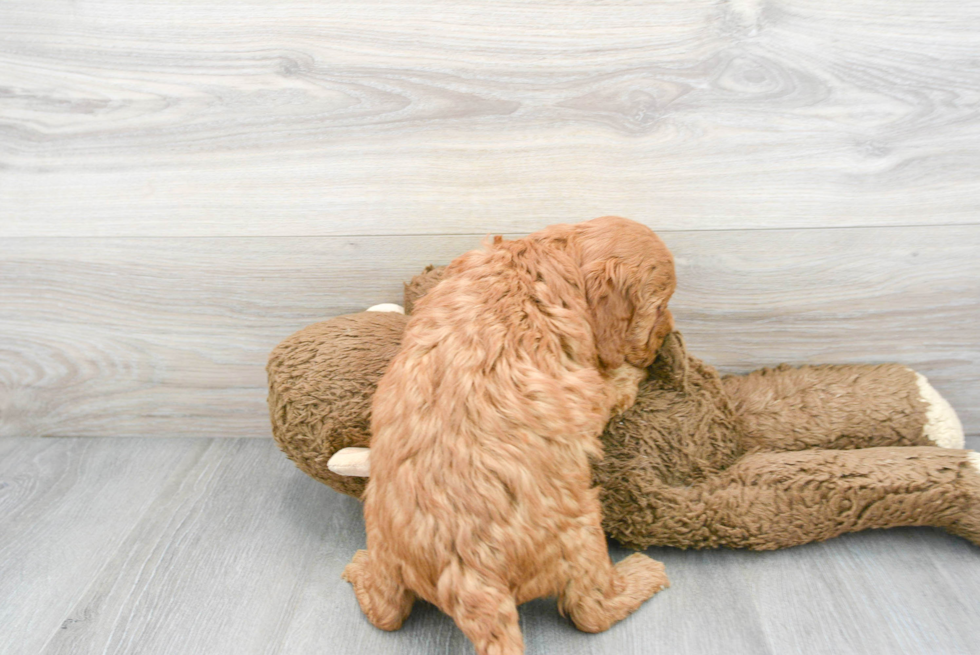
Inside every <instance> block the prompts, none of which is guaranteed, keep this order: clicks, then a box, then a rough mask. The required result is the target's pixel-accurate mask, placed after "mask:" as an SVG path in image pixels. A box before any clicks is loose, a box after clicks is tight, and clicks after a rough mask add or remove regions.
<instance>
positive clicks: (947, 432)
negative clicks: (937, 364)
mask: <svg viewBox="0 0 980 655" xmlns="http://www.w3.org/2000/svg"><path fill="white" fill-rule="evenodd" d="M915 382H916V384H917V385H918V387H919V397H920V398H921V399H922V402H924V403H925V404H926V406H927V408H926V424H925V427H923V428H922V431H923V433H924V434H925V436H926V437H927V438H928V439H929V440H930V441H932V442H933V443H934V444H936V445H937V446H939V447H941V448H962V447H963V444H964V443H965V441H964V438H963V425H962V424H961V423H960V419H959V417H958V416H957V415H956V412H955V411H954V410H953V407H952V406H951V405H950V404H949V402H948V401H947V400H946V399H945V398H943V397H942V396H941V395H939V392H938V391H936V390H935V389H934V388H933V386H932V385H931V384H929V381H928V380H927V379H926V377H925V376H924V375H922V374H921V373H916V374H915Z"/></svg>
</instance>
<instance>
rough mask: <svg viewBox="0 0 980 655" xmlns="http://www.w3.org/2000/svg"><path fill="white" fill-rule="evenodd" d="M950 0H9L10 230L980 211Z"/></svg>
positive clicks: (6, 172)
mask: <svg viewBox="0 0 980 655" xmlns="http://www.w3.org/2000/svg"><path fill="white" fill-rule="evenodd" d="M978 51H980V6H978V5H977V4H976V3H970V2H961V1H960V0H934V1H932V2H927V3H926V2H918V1H916V0H900V1H899V0H896V1H890V2H880V1H879V2H840V1H837V2H826V1H824V0H768V1H766V2H762V1H761V0H729V1H727V2H726V1H721V2H719V1H718V0H672V1H668V2H664V1H657V2H602V3H598V2H577V1H574V0H562V1H553V0H552V1H548V0H538V1H534V2H524V1H521V2H494V3H492V4H487V3H483V2H453V3H445V2H428V3H427V2H421V3H410V4H406V3H403V2H395V1H388V2H356V3H348V2H335V1H334V2H314V1H311V0H289V1H287V2H276V3H242V2H228V1H215V0H207V1H205V0H187V1H181V2H178V1H177V0H165V1H162V2H155V3H149V4H148V3H134V2H132V1H131V0H101V1H95V2H85V3H75V2H68V1H67V0H43V1H39V0H5V1H4V2H3V3H2V4H0V212H2V220H0V236H66V235H72V236H243V235H278V236H302V235H365V234H374V235H385V234H458V233H466V234H470V233H473V231H474V226H475V225H477V224H480V225H481V227H482V226H483V225H485V226H486V229H488V230H494V231H503V232H520V231H525V230H526V229H527V226H528V223H529V222H530V223H538V222H554V221H555V220H557V219H562V220H568V221H578V220H584V219H587V218H591V217H593V216H597V215H602V214H610V213H616V214H622V215H626V216H631V217H634V218H638V219H641V220H644V221H647V222H651V223H656V224H658V225H659V226H660V227H661V229H675V230H676V229H682V230H701V229H718V228H753V227H791V226H792V227H825V226H871V225H944V224H954V223H955V224H963V223H968V224H975V223H977V222H978V214H977V204H978V198H980V175H978V173H980V112H978V111H977V108H978V102H980V67H978V66H977V65H976V58H977V52H978Z"/></svg>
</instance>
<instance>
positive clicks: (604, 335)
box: [573, 216, 676, 368]
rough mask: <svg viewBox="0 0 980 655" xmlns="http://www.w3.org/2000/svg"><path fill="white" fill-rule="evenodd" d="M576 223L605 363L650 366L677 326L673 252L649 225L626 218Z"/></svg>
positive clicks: (605, 365) (615, 217)
mask: <svg viewBox="0 0 980 655" xmlns="http://www.w3.org/2000/svg"><path fill="white" fill-rule="evenodd" d="M573 228H574V230H575V241H576V245H577V247H578V249H579V256H580V257H581V259H580V263H581V266H582V272H583V274H584V276H585V295H586V300H587V301H588V304H589V309H590V311H591V312H592V318H593V321H594V326H595V335H596V346H597V348H598V351H599V359H600V361H601V364H602V365H603V366H604V367H607V368H617V367H619V366H621V365H622V364H623V363H624V362H628V363H630V364H632V365H634V366H640V367H646V366H649V365H650V364H652V363H653V360H654V359H655V358H656V356H657V350H659V348H660V344H661V343H663V340H664V337H666V336H667V334H669V333H670V332H671V331H672V330H673V329H674V319H673V316H671V314H670V310H668V309H667V301H668V300H670V296H671V295H672V294H673V293H674V288H675V286H676V277H675V275H674V258H673V256H672V255H671V254H670V251H669V250H667V246H665V245H664V243H663V241H661V240H660V238H659V237H657V235H656V234H654V233H653V231H652V230H651V229H650V228H648V227H646V226H645V225H642V224H640V223H637V222H635V221H631V220H628V219H625V218H619V217H617V216H604V217H602V218H597V219H595V220H591V221H588V222H586V223H579V224H578V225H575V226H573Z"/></svg>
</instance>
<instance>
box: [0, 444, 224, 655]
mask: <svg viewBox="0 0 980 655" xmlns="http://www.w3.org/2000/svg"><path fill="white" fill-rule="evenodd" d="M0 444H2V446H0V455H2V456H0V581H2V582H0V598H2V600H0V625H2V626H3V629H2V630H0V652H3V653H12V654H18V653H23V654H25V655H27V654H36V653H40V652H41V651H42V649H43V647H44V645H45V644H46V643H47V642H48V640H49V639H51V638H52V637H53V636H54V635H55V634H57V633H58V632H60V631H61V630H68V629H70V628H71V626H72V625H74V624H76V623H78V622H83V621H88V620H91V619H92V618H93V617H92V614H91V612H90V611H89V610H88V609H86V610H85V611H82V612H81V613H78V614H75V613H73V612H72V609H73V607H74V606H75V605H76V604H77V603H78V602H79V601H80V600H81V599H82V598H84V597H85V594H86V593H87V590H88V588H89V587H90V585H92V584H94V583H95V581H97V580H98V579H99V578H100V576H101V575H103V574H104V570H103V569H104V567H105V565H106V563H107V562H108V561H109V557H110V555H111V553H113V552H115V551H116V550H117V549H118V548H120V546H121V545H122V544H124V543H125V542H126V540H127V539H128V538H129V535H131V533H132V531H133V530H135V529H136V528H137V526H138V525H139V524H140V522H141V521H142V520H144V519H145V518H146V515H147V513H148V512H149V511H151V508H152V503H153V501H154V500H155V499H156V497H157V495H158V494H160V493H161V491H162V490H165V489H166V488H167V481H168V480H169V479H170V478H171V476H173V475H174V474H175V472H179V473H180V474H181V477H180V478H179V479H181V480H182V479H183V477H182V476H183V475H185V474H186V470H182V469H186V468H187V467H188V466H189V462H191V461H193V460H194V459H195V458H196V457H199V456H200V451H201V450H203V447H204V446H206V445H207V444H206V443H204V442H203V441H201V440H186V439H185V440H177V442H174V441H173V440H171V441H167V440H155V441H151V440H143V439H139V440H135V439H134V440H127V441H126V442H125V443H123V442H113V441H111V440H105V441H96V440H85V439H62V440H57V441H53V440H45V439H3V440H0Z"/></svg>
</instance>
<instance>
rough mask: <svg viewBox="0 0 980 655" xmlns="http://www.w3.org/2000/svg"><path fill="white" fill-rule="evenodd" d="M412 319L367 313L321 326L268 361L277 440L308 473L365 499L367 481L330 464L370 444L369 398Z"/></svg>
mask: <svg viewBox="0 0 980 655" xmlns="http://www.w3.org/2000/svg"><path fill="white" fill-rule="evenodd" d="M407 322H408V318H407V317H405V316H402V315H401V314H398V313H394V312H361V313H359V314H350V315H347V316H338V317H337V318H333V319H330V320H329V321H324V322H322V323H316V324H314V325H311V326H309V327H306V328H304V329H302V330H300V331H299V332H297V333H295V334H293V335H292V336H290V337H289V338H287V339H286V340H285V341H283V342H282V343H280V344H279V345H278V346H276V348H275V349H274V350H273V351H272V354H271V355H270V356H269V364H268V366H267V367H266V372H267V373H268V376H269V414H270V417H271V419H272V436H273V437H275V440H276V443H278V444H279V447H280V448H281V449H282V451H283V452H284V453H286V455H287V456H288V457H289V459H291V460H293V461H294V462H296V465H297V466H298V467H299V468H300V469H302V470H303V472H305V473H307V474H309V475H311V476H313V477H314V478H316V479H317V480H319V481H320V482H323V483H324V484H327V485H329V486H331V487H333V488H334V489H336V490H337V491H339V492H341V493H345V494H349V495H351V496H355V497H357V498H360V496H361V494H362V493H364V487H365V486H366V485H367V480H368V479H367V478H353V477H346V476H342V475H336V474H335V473H332V472H331V471H330V470H328V469H327V461H328V460H329V459H330V457H331V456H333V454H334V453H335V452H337V451H338V450H340V449H341V448H347V447H350V446H368V445H369V443H368V442H369V441H370V440H371V430H370V426H371V400H372V399H373V398H374V390H375V388H377V386H378V380H380V379H381V376H382V374H383V373H384V372H385V369H386V368H388V364H389V362H391V359H392V358H393V357H394V356H395V353H396V352H397V351H398V347H399V345H400V344H401V339H402V333H403V332H404V331H405V324H406V323H407Z"/></svg>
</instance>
